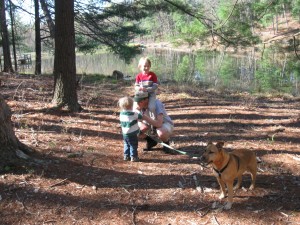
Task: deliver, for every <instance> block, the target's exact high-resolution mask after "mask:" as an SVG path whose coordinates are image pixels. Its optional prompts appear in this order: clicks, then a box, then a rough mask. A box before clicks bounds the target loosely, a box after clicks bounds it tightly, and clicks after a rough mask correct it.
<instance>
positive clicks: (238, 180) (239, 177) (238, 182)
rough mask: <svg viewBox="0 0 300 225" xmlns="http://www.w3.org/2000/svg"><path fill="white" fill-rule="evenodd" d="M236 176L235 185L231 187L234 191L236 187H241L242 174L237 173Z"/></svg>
mask: <svg viewBox="0 0 300 225" xmlns="http://www.w3.org/2000/svg"><path fill="white" fill-rule="evenodd" d="M237 178H238V179H237V183H236V185H235V186H234V188H233V190H234V191H235V190H237V189H239V188H240V187H241V183H242V175H239V176H238V177H237Z"/></svg>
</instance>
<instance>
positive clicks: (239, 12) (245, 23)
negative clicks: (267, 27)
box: [216, 0, 259, 46]
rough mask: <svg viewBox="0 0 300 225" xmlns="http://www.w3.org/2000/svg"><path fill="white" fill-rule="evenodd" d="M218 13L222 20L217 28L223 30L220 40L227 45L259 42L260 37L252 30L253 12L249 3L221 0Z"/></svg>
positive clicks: (246, 44) (244, 44) (245, 44)
mask: <svg viewBox="0 0 300 225" xmlns="http://www.w3.org/2000/svg"><path fill="white" fill-rule="evenodd" d="M217 15H218V18H219V20H220V21H221V23H220V25H218V26H217V28H216V29H218V30H220V31H222V36H220V37H221V38H220V42H221V43H223V44H226V45H234V46H237V45H242V46H248V45H253V44H257V43H258V42H259V38H258V37H257V36H255V35H254V33H253V32H252V29H253V28H254V27H253V21H252V19H253V12H252V10H251V7H250V5H249V4H245V3H237V4H236V5H235V6H234V5H232V4H231V3H229V2H228V1H225V0H223V1H221V3H220V5H219V7H218V10H217Z"/></svg>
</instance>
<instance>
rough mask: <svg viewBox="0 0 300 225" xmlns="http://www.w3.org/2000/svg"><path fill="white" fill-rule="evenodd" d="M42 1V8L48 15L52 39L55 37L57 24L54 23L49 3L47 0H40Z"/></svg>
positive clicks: (46, 15)
mask: <svg viewBox="0 0 300 225" xmlns="http://www.w3.org/2000/svg"><path fill="white" fill-rule="evenodd" d="M40 3H41V7H42V10H43V12H44V15H45V17H46V22H47V25H48V28H49V32H50V37H51V38H52V39H54V36H55V34H54V33H55V25H54V22H53V20H52V18H51V15H50V11H49V9H48V6H47V3H46V2H45V0H40Z"/></svg>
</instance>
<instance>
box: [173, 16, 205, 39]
mask: <svg viewBox="0 0 300 225" xmlns="http://www.w3.org/2000/svg"><path fill="white" fill-rule="evenodd" d="M173 20H174V23H175V29H176V31H177V32H178V38H181V39H182V40H184V41H186V42H187V43H188V44H190V45H192V44H196V42H197V41H199V39H200V38H201V36H203V35H204V34H205V33H206V32H207V30H206V29H205V27H204V25H203V24H202V23H201V22H200V21H199V20H197V19H195V18H191V17H189V16H187V15H182V14H179V13H174V14H173Z"/></svg>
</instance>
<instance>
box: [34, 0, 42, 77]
mask: <svg viewBox="0 0 300 225" xmlns="http://www.w3.org/2000/svg"><path fill="white" fill-rule="evenodd" d="M39 9H40V7H39V0H34V16H35V72H34V74H35V75H40V74H41V73H42V46H41V28H40V27H41V26H40V13H39Z"/></svg>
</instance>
